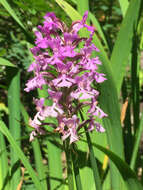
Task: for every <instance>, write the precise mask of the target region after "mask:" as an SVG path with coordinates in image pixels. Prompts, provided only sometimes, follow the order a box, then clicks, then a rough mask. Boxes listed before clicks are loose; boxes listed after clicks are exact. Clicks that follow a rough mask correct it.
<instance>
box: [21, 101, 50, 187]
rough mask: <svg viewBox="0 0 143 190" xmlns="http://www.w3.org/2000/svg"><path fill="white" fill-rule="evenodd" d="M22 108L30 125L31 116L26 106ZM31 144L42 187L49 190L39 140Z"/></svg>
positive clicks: (24, 117) (23, 114)
mask: <svg viewBox="0 0 143 190" xmlns="http://www.w3.org/2000/svg"><path fill="white" fill-rule="evenodd" d="M20 108H21V113H22V116H23V119H24V122H25V123H28V121H29V115H28V113H27V112H26V109H25V108H24V105H23V104H21V107H20ZM27 131H28V132H29V133H30V132H31V129H30V128H29V127H27ZM31 143H32V148H33V152H34V159H35V167H36V170H37V173H38V177H39V179H40V180H41V187H42V189H43V190H47V179H46V177H47V176H46V171H45V168H44V164H43V157H42V153H41V149H40V144H39V141H38V138H35V139H34V141H32V142H31Z"/></svg>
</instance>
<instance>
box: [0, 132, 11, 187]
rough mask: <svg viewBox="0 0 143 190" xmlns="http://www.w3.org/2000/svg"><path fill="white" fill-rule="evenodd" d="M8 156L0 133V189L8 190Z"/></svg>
mask: <svg viewBox="0 0 143 190" xmlns="http://www.w3.org/2000/svg"><path fill="white" fill-rule="evenodd" d="M7 156H8V154H7V149H6V144H5V139H4V136H3V134H2V133H1V132H0V189H3V188H4V189H5V190H9V189H10V184H9V180H8V177H9V168H8V157H7Z"/></svg>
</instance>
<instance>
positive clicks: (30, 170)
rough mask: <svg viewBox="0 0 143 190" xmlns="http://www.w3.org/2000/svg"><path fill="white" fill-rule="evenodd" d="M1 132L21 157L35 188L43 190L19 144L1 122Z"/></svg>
mask: <svg viewBox="0 0 143 190" xmlns="http://www.w3.org/2000/svg"><path fill="white" fill-rule="evenodd" d="M0 131H1V132H2V133H3V134H4V135H5V136H6V138H7V140H8V142H9V143H10V145H11V146H12V147H13V150H14V151H15V154H16V155H17V156H18V157H19V159H20V160H21V161H22V163H23V165H24V166H25V168H26V169H27V171H28V173H29V175H30V176H31V178H32V180H33V183H34V184H35V187H36V189H37V190H42V188H41V183H40V181H39V179H38V177H37V176H36V174H35V172H34V170H33V168H32V167H31V164H30V163H29V161H28V160H27V158H26V156H25V155H24V153H23V152H22V151H21V149H20V148H19V146H18V145H17V142H16V141H15V140H14V138H13V136H12V135H11V134H10V132H9V130H8V129H7V127H6V125H5V123H4V122H2V121H0Z"/></svg>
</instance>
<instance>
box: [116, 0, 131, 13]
mask: <svg viewBox="0 0 143 190" xmlns="http://www.w3.org/2000/svg"><path fill="white" fill-rule="evenodd" d="M118 1H119V3H120V7H121V10H122V14H123V16H125V14H126V11H127V9H128V5H129V2H128V0H118Z"/></svg>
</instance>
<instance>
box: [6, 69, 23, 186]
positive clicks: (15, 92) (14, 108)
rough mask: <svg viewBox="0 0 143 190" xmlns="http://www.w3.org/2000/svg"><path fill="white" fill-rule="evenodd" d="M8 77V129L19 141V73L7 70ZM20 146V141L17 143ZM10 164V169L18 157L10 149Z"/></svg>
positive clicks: (14, 178)
mask: <svg viewBox="0 0 143 190" xmlns="http://www.w3.org/2000/svg"><path fill="white" fill-rule="evenodd" d="M7 76H8V82H9V84H8V108H9V128H10V132H11V134H12V136H13V137H14V138H15V139H20V136H21V135H20V131H21V130H20V123H19V122H17V120H20V72H19V70H18V69H15V68H7ZM17 145H18V146H20V141H19V142H17ZM10 151H11V153H10V163H11V167H13V166H14V164H15V163H17V161H18V159H19V158H18V156H17V154H15V151H14V149H13V148H11V150H10ZM20 179H21V177H20V167H19V168H18V169H17V170H16V171H15V172H14V173H13V174H12V189H16V188H17V185H18V184H19V182H20Z"/></svg>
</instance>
